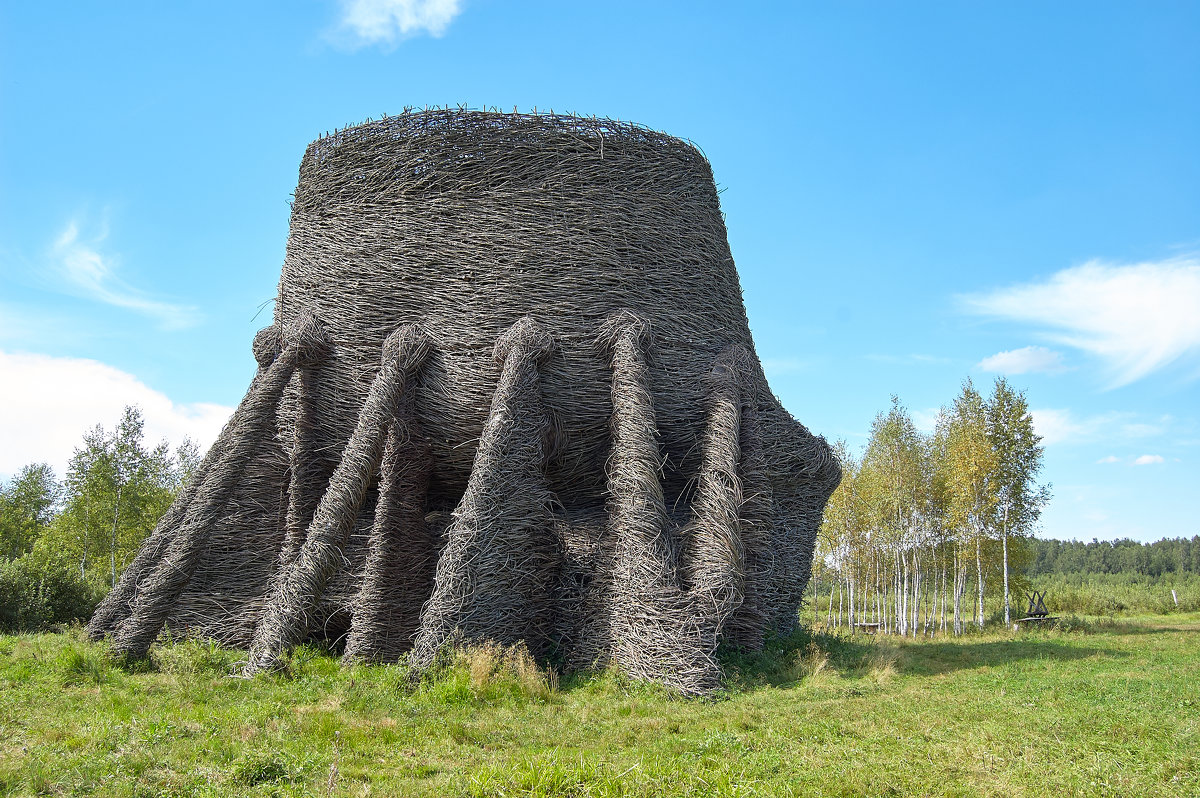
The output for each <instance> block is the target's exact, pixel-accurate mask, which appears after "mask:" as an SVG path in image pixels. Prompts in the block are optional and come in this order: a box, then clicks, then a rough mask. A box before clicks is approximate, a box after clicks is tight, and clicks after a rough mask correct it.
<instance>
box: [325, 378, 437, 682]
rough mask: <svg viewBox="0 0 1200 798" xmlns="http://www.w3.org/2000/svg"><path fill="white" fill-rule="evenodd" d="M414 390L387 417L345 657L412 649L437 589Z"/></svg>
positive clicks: (426, 452) (394, 654) (426, 457)
mask: <svg viewBox="0 0 1200 798" xmlns="http://www.w3.org/2000/svg"><path fill="white" fill-rule="evenodd" d="M413 399H414V396H413V391H411V390H409V389H408V388H407V387H405V388H402V389H401V392H400V399H399V402H398V403H397V406H396V410H395V414H394V415H393V416H392V418H391V420H390V421H389V422H388V431H387V443H386V445H385V447H384V451H383V462H382V464H381V467H380V475H379V501H378V502H377V503H376V505H375V524H374V526H373V527H372V529H371V537H370V539H369V541H368V544H367V561H366V564H365V565H364V567H363V577H362V587H361V588H360V589H359V592H358V595H357V597H356V598H355V599H354V603H353V607H352V613H353V615H352V618H351V623H350V634H349V636H348V637H347V638H346V651H345V654H344V656H343V659H344V660H345V661H346V662H395V661H396V660H397V659H399V657H400V655H401V654H403V653H404V652H405V651H407V650H408V649H409V648H411V647H412V638H413V636H414V635H415V634H416V632H417V626H418V623H419V621H420V614H421V605H422V604H424V603H425V599H427V598H428V597H429V595H430V593H432V592H433V570H434V567H435V565H436V557H437V544H436V541H435V540H434V536H433V533H432V531H431V530H430V529H429V527H428V525H427V524H426V523H425V499H426V493H427V489H428V487H429V472H430V470H431V468H432V465H433V462H432V459H431V457H430V446H429V443H428V441H427V440H426V439H425V438H424V437H423V436H422V435H421V433H420V431H419V430H418V428H417V422H416V417H415V413H414V408H413V405H414V401H413Z"/></svg>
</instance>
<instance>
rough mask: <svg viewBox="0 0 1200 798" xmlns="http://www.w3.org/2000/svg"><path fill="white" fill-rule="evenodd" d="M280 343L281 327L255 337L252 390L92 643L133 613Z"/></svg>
mask: <svg viewBox="0 0 1200 798" xmlns="http://www.w3.org/2000/svg"><path fill="white" fill-rule="evenodd" d="M279 350H280V340H279V328H278V327H264V328H263V329H261V330H259V331H258V333H257V334H256V335H255V336H254V344H253V351H254V359H255V360H256V361H257V363H258V371H257V372H256V373H255V375H254V380H253V381H252V382H251V383H250V388H249V389H248V390H247V391H246V395H245V396H243V397H242V401H241V402H240V403H239V404H238V406H237V409H236V410H234V412H233V415H232V416H230V418H229V420H228V421H227V422H225V426H224V427H222V428H221V434H220V435H218V436H217V439H216V441H214V442H213V445H212V446H210V447H209V449H208V452H207V453H206V454H205V455H204V459H203V460H201V461H200V466H199V467H198V468H197V469H196V473H194V474H193V475H192V478H191V479H189V480H188V482H187V484H186V485H184V487H183V489H182V490H180V491H179V495H178V496H176V497H175V501H173V502H171V506H170V507H169V508H167V512H166V513H164V514H163V516H162V518H160V519H159V521H158V524H157V525H155V527H154V531H153V532H151V533H150V536H149V537H148V538H146V541H145V542H144V543H143V544H142V547H141V548H140V549H138V553H137V556H136V557H134V558H133V562H131V563H130V564H129V566H128V567H127V568H126V569H125V570H124V571H123V572H122V573H121V578H120V580H119V581H118V582H117V585H116V587H114V588H113V589H112V590H111V591H110V592H109V593H108V595H107V596H105V597H104V600H103V601H101V602H100V605H99V606H98V607H97V608H96V612H95V613H94V614H93V615H92V619H91V620H90V621H89V622H88V625H87V636H88V638H89V639H91V640H99V639H100V638H102V637H104V636H105V635H108V634H111V633H112V632H113V630H114V629H116V628H117V627H118V626H119V625H120V624H122V623H123V622H124V621H125V619H126V618H128V617H129V614H130V613H131V612H132V610H133V599H134V596H135V594H136V593H137V588H138V583H139V582H141V581H142V580H143V579H144V578H145V577H146V576H147V575H149V574H150V573H151V572H152V571H153V570H154V568H155V566H157V565H158V563H159V561H160V560H162V558H163V554H164V553H165V552H166V550H167V547H168V545H170V543H171V541H172V540H173V539H174V537H175V536H176V534H177V533H178V532H179V528H180V524H181V522H182V521H183V519H184V516H185V515H186V514H187V511H188V508H189V507H191V505H192V502H193V500H194V499H195V498H196V492H197V491H198V490H199V489H200V486H201V485H203V484H204V482H205V480H206V479H207V478H208V474H209V472H210V471H211V470H212V468H213V466H214V465H215V464H216V463H218V462H219V461H220V460H221V457H222V455H223V453H224V452H225V450H226V449H228V448H229V442H230V440H231V439H232V438H234V437H235V436H236V433H237V430H239V429H241V428H243V427H244V426H245V423H246V417H247V415H248V414H249V413H250V412H251V409H250V408H251V405H252V404H253V397H254V395H255V386H256V385H258V383H259V382H260V381H261V380H262V379H263V376H264V375H265V374H266V372H267V369H268V368H269V367H270V366H271V364H272V363H273V362H275V359H276V358H277V357H278V356H279Z"/></svg>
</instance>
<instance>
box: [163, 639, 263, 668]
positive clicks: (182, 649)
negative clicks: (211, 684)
mask: <svg viewBox="0 0 1200 798" xmlns="http://www.w3.org/2000/svg"><path fill="white" fill-rule="evenodd" d="M150 657H151V660H152V662H153V663H154V666H155V667H156V668H158V670H160V671H161V672H163V673H169V674H172V675H174V676H202V677H218V676H228V675H230V674H232V673H234V671H235V670H236V669H237V666H238V665H239V664H241V663H244V662H245V659H246V654H245V652H244V651H237V650H234V649H230V648H225V647H224V646H222V645H220V644H219V643H217V642H216V641H214V640H190V639H189V640H183V641H180V642H178V643H172V644H170V645H164V646H156V647H155V648H154V649H152V650H151V652H150Z"/></svg>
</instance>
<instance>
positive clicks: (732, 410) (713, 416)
mask: <svg viewBox="0 0 1200 798" xmlns="http://www.w3.org/2000/svg"><path fill="white" fill-rule="evenodd" d="M601 343H602V344H604V345H605V346H606V348H607V349H608V350H609V352H610V355H611V358H612V369H613V388H612V391H613V393H612V396H613V420H612V452H611V454H610V456H609V462H608V493H609V502H608V514H609V527H610V533H611V534H612V536H613V538H614V556H613V575H612V580H611V585H610V589H611V591H612V596H611V600H610V602H609V606H610V607H611V616H610V618H611V620H610V624H609V627H610V628H609V635H610V638H611V650H612V657H613V659H614V660H615V661H616V662H617V664H618V665H619V666H620V667H621V668H622V669H623V670H624V671H625V672H627V673H629V674H630V675H632V676H635V677H638V678H643V679H652V680H655V681H659V682H663V683H664V684H667V685H668V686H670V687H674V688H676V689H678V690H680V691H681V692H684V693H688V694H696V693H703V692H707V691H710V690H713V689H715V688H716V687H718V686H719V680H720V668H719V667H718V665H717V662H716V660H715V658H714V653H715V651H716V647H717V637H718V634H719V632H720V631H721V628H722V625H723V624H724V623H725V621H726V620H727V619H728V618H729V616H730V613H732V612H733V611H734V610H735V609H736V608H737V606H738V605H739V604H740V602H741V600H742V590H743V583H744V565H743V559H744V557H743V552H742V544H741V540H740V536H739V519H738V514H739V510H740V506H741V496H742V493H741V482H740V480H739V478H738V467H739V459H740V451H739V443H738V440H739V429H740V425H741V400H740V389H739V380H738V373H737V368H736V363H734V362H733V361H732V360H731V358H730V357H728V356H726V357H723V358H722V360H721V362H720V363H719V364H718V365H717V367H716V368H715V369H714V371H713V375H712V384H711V386H710V398H709V405H710V406H709V410H708V416H707V421H706V425H705V431H704V437H703V439H702V441H701V446H702V454H701V464H700V472H699V474H698V475H697V487H696V498H695V500H694V502H693V512H692V520H691V522H690V523H688V524H687V525H686V526H685V527H684V529H683V535H684V551H683V560H682V562H681V563H679V565H678V566H677V565H676V564H675V563H674V562H673V560H672V556H671V549H670V546H669V545H668V543H667V538H666V525H667V514H666V510H665V508H664V506H663V497H662V486H661V482H660V478H659V473H660V468H661V463H662V460H661V454H660V453H659V447H658V436H657V431H656V427H655V421H654V408H653V402H652V398H651V396H650V391H649V367H648V365H647V352H648V348H649V343H650V335H649V328H648V326H647V325H646V323H645V322H644V321H643V320H641V319H639V318H638V317H637V316H635V315H634V314H632V313H629V312H627V311H622V312H619V313H616V314H614V315H613V316H612V317H610V319H609V320H608V322H606V324H605V326H604V327H603V328H602V330H601Z"/></svg>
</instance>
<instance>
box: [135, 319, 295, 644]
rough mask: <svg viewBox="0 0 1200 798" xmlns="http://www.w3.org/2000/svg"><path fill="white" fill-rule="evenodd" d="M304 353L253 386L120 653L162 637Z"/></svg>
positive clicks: (148, 585) (140, 602) (140, 598)
mask: <svg viewBox="0 0 1200 798" xmlns="http://www.w3.org/2000/svg"><path fill="white" fill-rule="evenodd" d="M299 349H300V346H299V345H298V344H296V343H291V344H289V345H288V346H286V347H285V348H284V350H283V351H282V352H281V353H280V355H279V357H278V358H277V359H276V360H275V362H274V363H272V364H271V366H270V368H268V369H267V371H266V373H265V374H263V375H262V378H261V379H259V380H258V381H257V382H256V383H255V385H254V386H253V389H252V390H251V392H250V396H249V397H248V400H249V405H248V406H247V408H246V414H245V416H244V417H243V418H242V419H241V420H240V423H241V425H240V426H239V428H238V429H237V430H235V431H234V434H233V435H232V436H231V438H230V440H229V443H228V445H227V446H226V448H225V449H224V450H223V451H222V452H221V453H220V459H219V460H218V462H217V463H216V464H215V465H214V466H213V467H212V469H211V471H210V472H209V473H208V474H206V475H205V478H204V481H203V483H202V484H201V485H200V487H199V488H198V489H197V491H196V495H195V496H194V497H193V499H192V502H191V504H190V505H189V507H188V509H187V512H186V513H185V514H184V518H183V521H182V522H181V523H180V525H179V531H178V532H177V533H176V534H175V536H174V537H173V538H172V539H171V541H170V543H169V544H168V546H167V550H166V552H165V553H164V555H163V558H162V560H161V561H159V563H158V565H157V566H156V567H155V568H154V571H153V572H152V573H151V574H149V575H148V576H147V577H146V578H145V579H144V580H143V581H142V582H141V584H140V585H139V586H138V591H137V596H136V598H135V599H134V603H133V608H132V611H131V612H130V615H129V617H128V618H126V619H125V621H124V622H123V623H122V624H121V625H120V626H118V627H117V629H116V630H115V631H114V632H113V635H112V643H113V648H114V649H115V650H116V651H117V652H119V653H121V654H124V655H126V656H130V657H144V656H145V655H146V652H147V651H149V650H150V645H151V644H152V643H153V642H154V640H155V639H156V638H157V637H158V633H159V632H160V631H162V627H163V624H164V623H165V622H166V619H167V614H168V613H169V612H170V609H171V606H172V605H173V604H174V603H175V600H176V599H178V598H179V594H180V593H181V592H182V591H183V588H184V587H185V586H186V585H187V583H188V581H189V580H190V579H191V577H192V572H193V571H194V570H195V568H196V562H197V560H198V559H199V557H200V554H201V552H202V551H203V550H204V546H205V543H206V542H207V540H208V536H209V533H210V531H211V530H212V526H213V524H214V523H216V521H217V520H218V518H219V517H220V514H221V511H222V509H223V508H224V506H225V503H226V502H227V501H228V499H229V494H230V491H232V490H233V488H234V487H235V486H236V485H237V483H238V481H239V480H240V479H241V477H242V475H243V473H244V472H245V469H246V464H247V463H248V462H249V461H250V459H251V458H252V457H253V456H254V455H255V453H256V452H257V451H258V449H259V446H260V444H261V442H262V441H263V440H265V439H267V438H269V437H270V436H271V435H273V434H274V433H275V414H276V409H277V408H278V406H279V399H280V397H281V396H282V394H283V390H284V388H285V387H287V384H288V381H289V380H290V379H291V376H292V371H293V369H294V368H295V364H296V358H297V356H298V352H299Z"/></svg>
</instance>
